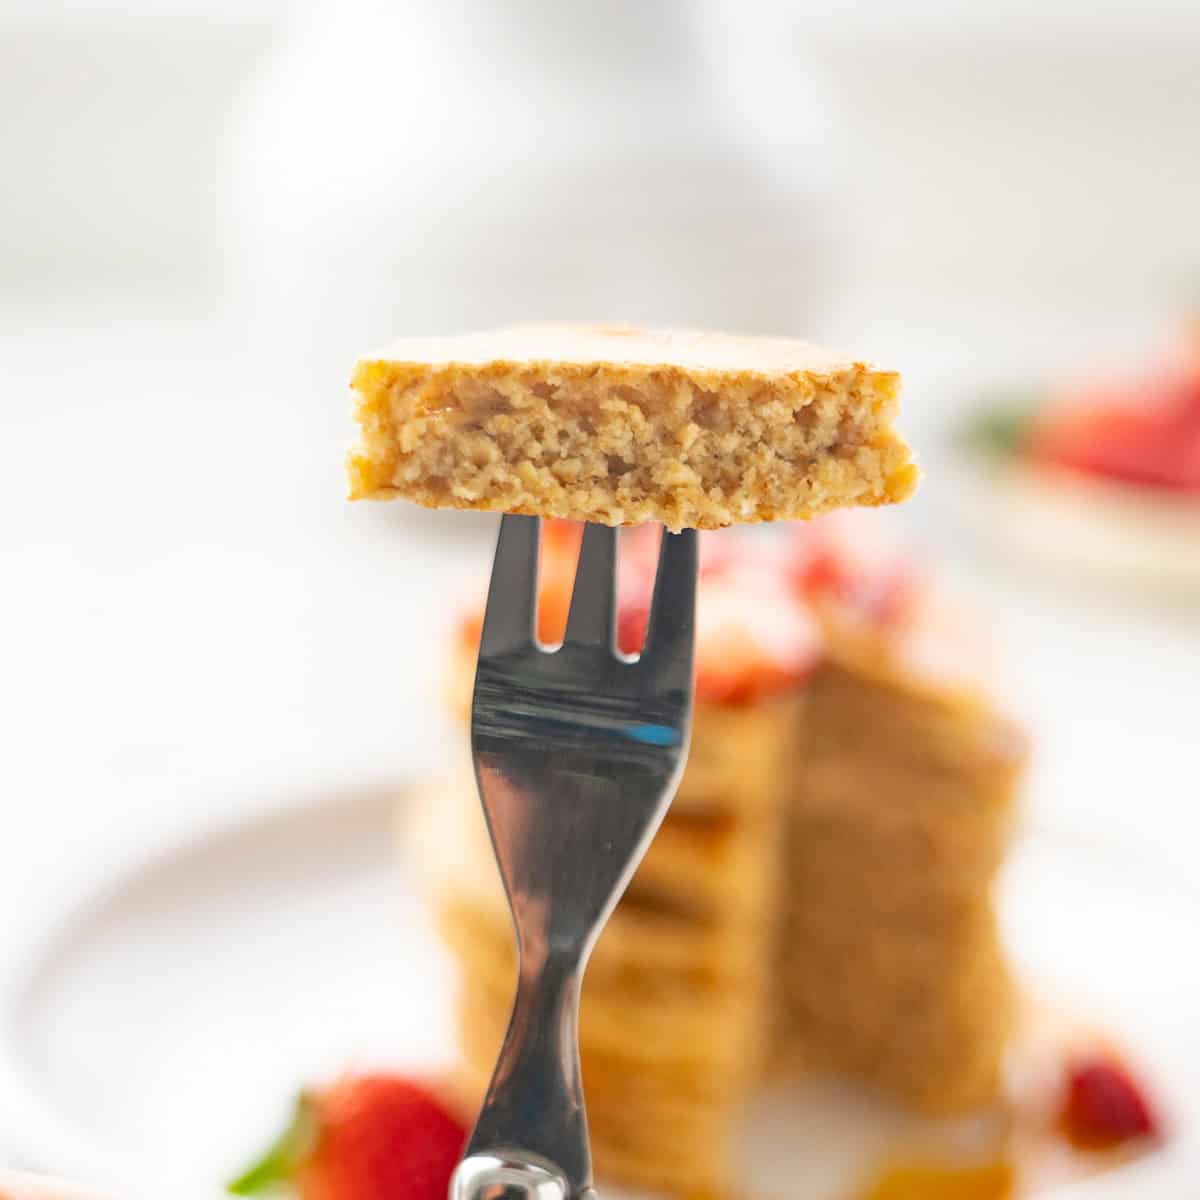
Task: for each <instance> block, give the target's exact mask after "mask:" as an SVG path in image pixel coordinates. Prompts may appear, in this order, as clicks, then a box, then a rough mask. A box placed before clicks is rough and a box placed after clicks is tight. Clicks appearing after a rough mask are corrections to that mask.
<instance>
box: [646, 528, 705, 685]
mask: <svg viewBox="0 0 1200 1200" xmlns="http://www.w3.org/2000/svg"><path fill="white" fill-rule="evenodd" d="M696 569H697V551H696V531H695V530H694V529H684V530H682V531H681V532H679V533H668V532H667V531H666V530H664V531H663V535H662V545H661V546H660V547H659V551H658V573H657V574H656V575H655V577H654V600H653V602H652V603H651V605H650V627H649V629H648V630H647V631H646V644H645V646H644V647H643V649H642V662H643V663H646V664H648V665H650V666H651V667H653V668H654V669H655V670H656V671H657V672H659V673H660V677H661V678H662V680H663V682H664V683H665V684H666V685H667V686H670V687H680V688H684V689H687V688H689V687H690V686H691V682H692V651H693V645H694V643H695V633H696Z"/></svg>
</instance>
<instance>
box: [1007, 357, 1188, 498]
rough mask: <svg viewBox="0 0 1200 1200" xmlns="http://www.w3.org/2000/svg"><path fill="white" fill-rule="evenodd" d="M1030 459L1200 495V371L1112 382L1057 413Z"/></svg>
mask: <svg viewBox="0 0 1200 1200" xmlns="http://www.w3.org/2000/svg"><path fill="white" fill-rule="evenodd" d="M1028 453H1029V454H1030V455H1031V456H1032V457H1033V458H1034V459H1035V460H1039V461H1042V462H1048V463H1053V464H1056V465H1058V466H1060V467H1067V468H1070V469H1072V470H1076V471H1081V472H1084V473H1086V474H1091V475H1099V476H1104V477H1107V478H1109V479H1114V480H1119V481H1122V482H1125V483H1130V484H1137V485H1140V486H1142V487H1149V488H1160V489H1166V490H1171V491H1181V492H1200V372H1186V373H1185V372H1177V373H1174V374H1171V375H1162V376H1159V377H1155V378H1153V379H1150V380H1147V381H1132V382H1129V383H1122V384H1119V385H1117V384H1114V385H1111V386H1110V387H1109V388H1108V389H1107V390H1104V391H1098V392H1093V393H1091V394H1087V395H1085V396H1084V397H1082V398H1081V399H1079V400H1076V401H1075V402H1073V403H1070V404H1067V405H1063V406H1059V407H1055V408H1051V409H1049V410H1048V411H1047V412H1046V413H1044V414H1043V415H1042V416H1041V417H1039V418H1038V419H1037V420H1036V421H1035V422H1034V425H1033V430H1032V433H1031V436H1030V439H1029V445H1028Z"/></svg>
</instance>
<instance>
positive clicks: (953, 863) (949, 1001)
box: [420, 518, 1024, 1200]
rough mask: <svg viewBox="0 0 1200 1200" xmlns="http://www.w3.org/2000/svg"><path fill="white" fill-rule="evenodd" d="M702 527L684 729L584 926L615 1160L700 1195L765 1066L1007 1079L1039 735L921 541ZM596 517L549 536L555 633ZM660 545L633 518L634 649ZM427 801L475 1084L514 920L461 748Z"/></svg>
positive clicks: (833, 523) (493, 1033)
mask: <svg viewBox="0 0 1200 1200" xmlns="http://www.w3.org/2000/svg"><path fill="white" fill-rule="evenodd" d="M705 536H706V537H707V538H708V539H709V541H708V544H707V545H705V546H704V547H703V549H702V569H701V585H700V601H699V610H698V626H699V631H698V643H697V702H696V709H695V717H694V723H693V735H692V749H691V756H690V759H689V762H688V765H687V768H686V770H685V772H684V776H683V780H682V782H681V785H680V788H679V792H678V794H677V797H676V799H675V801H674V804H673V806H672V808H671V810H670V812H669V813H668V816H667V818H666V820H665V822H664V824H663V826H662V828H661V830H660V832H659V834H658V835H657V837H656V839H655V841H654V842H653V844H652V845H651V847H650V850H649V851H648V853H647V856H646V858H645V860H644V862H643V863H642V865H641V867H640V868H639V870H638V872H637V874H636V876H635V878H634V880H633V882H632V883H631V885H630V887H629V889H628V891H627V893H626V895H625V897H624V898H623V899H622V901H621V903H620V904H619V905H618V908H617V910H616V912H615V913H614V915H613V917H612V919H611V921H610V922H609V924H608V926H607V928H606V929H605V931H604V932H603V934H602V935H601V938H600V940H599V942H598V944H597V946H596V949H595V951H594V953H593V956H592V959H591V962H590V965H589V967H588V972H587V977H586V980H585V984H584V992H583V1000H582V1015H581V1032H580V1038H581V1054H582V1060H583V1075H584V1086H585V1092H586V1099H587V1106H588V1119H589V1124H590V1129H591V1134H592V1140H593V1151H594V1155H595V1163H596V1169H597V1173H598V1175H599V1177H600V1178H601V1180H603V1181H614V1182H621V1183H626V1184H630V1185H634V1186H638V1187H642V1188H646V1189H648V1190H654V1191H658V1192H660V1193H665V1194H667V1195H670V1196H676V1197H680V1198H682V1200H718V1198H720V1197H728V1196H730V1195H731V1194H732V1180H733V1178H734V1176H735V1169H734V1164H735V1161H736V1148H737V1143H738V1137H739V1132H740V1125H741V1121H742V1116H743V1113H744V1109H745V1105H746V1102H747V1099H748V1097H749V1095H750V1094H751V1092H752V1091H753V1089H754V1088H755V1087H756V1086H757V1085H758V1084H759V1083H760V1082H761V1081H762V1080H763V1079H764V1078H777V1077H780V1076H784V1077H788V1078H795V1077H802V1076H805V1075H810V1074H816V1073H820V1074H827V1073H833V1074H837V1075H841V1076H847V1077H850V1078H852V1079H854V1080H858V1081H862V1082H863V1083H864V1084H866V1085H868V1086H870V1087H872V1088H877V1089H880V1090H882V1091H883V1092H885V1093H887V1094H889V1095H891V1096H893V1097H895V1098H896V1099H898V1100H899V1101H901V1102H903V1103H904V1104H907V1105H911V1106H913V1107H914V1108H916V1109H919V1110H922V1111H929V1112H939V1113H941V1112H962V1111H968V1110H970V1109H972V1108H974V1107H980V1106H985V1105H987V1104H988V1103H990V1102H991V1101H993V1100H994V1099H995V1098H996V1096H997V1092H998V1088H999V1084H1000V1067H1001V1062H1002V1056H1003V1053H1004V1049H1005V1045H1006V1042H1007V1040H1008V1038H1009V1035H1010V1032H1011V1030H1012V1025H1013V1008H1014V1006H1013V990H1012V986H1011V983H1010V980H1009V977H1008V972H1007V969H1006V966H1005V962H1004V959H1003V955H1002V952H1001V948H1000V944H999V941H998V937H997V931H996V923H995V917H994V914H993V911H992V904H991V884H992V880H993V877H994V875H995V872H996V870H997V867H998V866H999V864H1000V861H1001V858H1002V854H1003V849H1004V844H1005V839H1006V835H1007V831H1008V828H1009V825H1010V822H1011V815H1012V808H1013V801H1014V794H1015V790H1016V786H1017V783H1018V780H1019V775H1020V767H1021V763H1022V759H1023V755H1024V750H1023V744H1022V742H1023V740H1022V738H1021V736H1020V734H1019V733H1018V731H1017V730H1016V729H1015V727H1014V726H1013V725H1012V724H1011V723H1010V722H1008V721H1007V720H1006V719H1005V718H1004V717H1002V716H1001V715H1000V714H999V713H998V712H997V710H996V708H995V706H994V705H993V704H992V702H991V701H990V700H989V698H988V697H987V695H986V692H985V691H984V690H983V689H982V688H981V687H980V685H979V682H978V672H977V670H976V668H975V666H974V663H973V662H968V661H967V660H968V659H969V658H970V657H971V656H970V655H968V654H966V653H964V652H963V648H962V647H963V645H973V642H972V641H971V639H967V640H966V641H962V639H958V640H956V637H955V636H954V634H953V630H952V625H951V622H950V621H948V620H947V619H946V618H945V616H944V612H943V609H942V606H941V605H940V604H939V603H935V602H934V601H933V596H932V592H931V591H930V590H929V588H928V585H927V584H926V583H925V582H924V581H922V580H918V579H917V578H916V576H915V573H914V572H912V571H911V569H910V568H909V567H908V565H907V564H905V563H902V562H900V560H898V559H897V558H896V557H895V556H894V555H891V554H890V553H884V552H881V553H880V555H879V556H877V557H871V556H867V557H866V558H865V559H864V555H863V553H862V550H861V545H862V539H861V537H859V536H858V534H857V531H856V530H855V529H854V527H852V526H847V525H846V523H845V522H843V521H841V520H839V519H838V518H823V519H822V520H821V521H819V522H813V523H811V524H810V525H807V526H802V527H800V529H799V531H798V532H797V533H795V534H793V535H792V536H791V537H790V538H788V539H783V540H774V541H771V540H767V541H765V542H764V541H759V540H758V539H754V538H748V537H747V536H746V535H745V534H738V533H736V532H732V531H731V532H723V533H720V534H711V535H705ZM577 540H578V533H577V530H575V529H574V528H573V527H570V526H552V527H551V528H550V529H549V530H548V532H547V536H546V538H545V539H544V545H543V569H542V588H541V608H540V613H539V633H540V635H541V637H542V638H543V640H545V641H547V642H552V641H554V640H555V639H556V636H557V632H558V631H560V630H561V628H562V621H563V618H564V616H565V610H566V602H567V599H568V598H569V592H570V580H571V578H572V570H573V561H574V553H575V547H576V545H577ZM852 548H853V549H852ZM653 557H654V547H653V542H652V540H651V539H650V538H649V535H648V534H647V533H645V532H644V531H636V532H635V533H633V534H632V535H631V534H626V535H624V537H623V545H622V558H621V575H620V626H619V635H618V640H619V642H620V643H621V645H622V647H623V648H625V649H636V647H637V645H638V644H640V637H641V632H642V630H643V629H644V624H645V614H646V610H647V607H648V592H649V586H650V580H651V578H652V565H653ZM477 631H478V611H477V610H476V611H475V612H474V613H473V615H472V616H471V618H469V619H468V620H467V621H466V623H465V624H464V629H463V636H462V639H461V641H460V644H459V645H458V646H457V647H456V648H455V664H456V666H455V682H454V694H455V703H456V707H457V708H458V709H459V711H460V712H461V713H462V714H463V717H464V719H465V716H466V712H467V705H468V701H469V694H470V683H471V676H472V672H473V666H474V646H473V641H474V638H475V637H476V636H477ZM960 642H961V643H962V644H959V643H960ZM465 757H466V756H465V755H464V760H465ZM420 811H421V814H422V819H423V820H424V821H425V822H426V833H427V835H428V841H427V844H426V845H427V848H426V852H425V853H424V854H423V855H422V856H421V857H422V859H423V861H424V864H425V867H426V869H427V871H428V895H429V900H430V904H431V907H432V911H433V913H434V916H435V919H436V922H437V925H438V928H439V929H440V931H441V933H442V935H443V937H444V939H445V941H446V944H447V946H448V948H449V950H450V952H451V955H452V957H453V959H454V961H455V964H456V967H457V976H458V984H459V986H458V994H457V1001H456V1005H457V1020H458V1028H459V1031H460V1039H461V1048H462V1059H463V1073H464V1077H465V1080H466V1082H467V1086H468V1089H469V1090H470V1091H472V1092H473V1093H474V1094H475V1095H479V1094H481V1093H482V1090H483V1088H484V1086H485V1085H486V1082H487V1079H488V1077H489V1075H490V1072H491V1069H492V1067H493V1065H494V1063H495V1059H496V1054H497V1052H498V1050H499V1047H500V1043H501V1040H502V1038H503V1034H504V1029H505V1026H506V1023H507V1018H508V1012H509V1008H510V1005H511V1001H512V995H513V990H514V983H515V956H514V951H513V944H512V929H511V923H510V919H509V915H508V910H507V906H506V902H505V899H504V895H503V891H502V889H501V887H500V883H499V879H498V876H497V874H496V870H495V866H494V862H493V861H492V857H491V849H490V846H489V844H488V841H487V835H486V830H485V828H484V824H483V819H482V815H481V813H480V811H479V804H478V799H477V797H476V792H475V787H474V781H473V779H472V777H471V775H470V772H469V769H467V768H464V771H463V773H462V774H461V775H459V776H458V777H456V778H453V779H449V780H443V781H440V782H439V783H437V784H436V785H432V786H431V787H430V788H429V789H428V791H427V794H426V796H425V797H424V802H423V803H422V804H421V805H420Z"/></svg>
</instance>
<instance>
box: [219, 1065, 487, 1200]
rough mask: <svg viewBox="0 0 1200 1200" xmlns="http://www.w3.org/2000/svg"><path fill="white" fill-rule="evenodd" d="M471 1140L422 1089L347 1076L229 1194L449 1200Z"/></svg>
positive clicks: (305, 1102) (303, 1102) (299, 1110)
mask: <svg viewBox="0 0 1200 1200" xmlns="http://www.w3.org/2000/svg"><path fill="white" fill-rule="evenodd" d="M466 1138H467V1133H466V1130H465V1129H464V1128H463V1126H462V1125H461V1124H460V1123H459V1121H458V1120H457V1119H456V1118H455V1117H454V1116H452V1115H451V1114H450V1113H449V1112H447V1111H446V1109H445V1108H444V1107H443V1106H442V1104H441V1103H440V1102H439V1101H437V1100H436V1099H435V1098H434V1097H433V1096H432V1095H431V1094H430V1093H429V1092H428V1091H427V1090H426V1089H425V1088H423V1087H421V1086H420V1085H419V1084H416V1083H413V1082H412V1081H410V1080H407V1079H402V1078H398V1077H396V1076H392V1075H358V1076H347V1077H346V1078H344V1079H342V1080H341V1081H340V1082H338V1083H336V1084H334V1085H333V1086H332V1087H330V1088H328V1089H326V1090H325V1091H322V1092H304V1093H303V1094H302V1095H301V1096H300V1099H299V1101H298V1102H297V1104H296V1110H295V1113H294V1115H293V1117H292V1120H291V1123H290V1124H289V1126H288V1128H287V1129H286V1130H285V1131H284V1133H283V1136H282V1137H280V1138H279V1140H278V1141H277V1142H276V1143H275V1144H274V1145H273V1146H272V1147H271V1148H270V1149H269V1150H268V1151H267V1153H266V1154H265V1155H264V1156H263V1157H262V1158H261V1159H260V1160H259V1161H258V1162H257V1163H256V1164H255V1165H254V1166H252V1167H251V1168H250V1169H249V1170H248V1171H246V1172H244V1173H243V1174H242V1175H240V1176H239V1177H238V1178H237V1179H235V1180H234V1181H233V1183H231V1184H230V1185H229V1190H230V1192H232V1193H233V1194H234V1195H235V1196H253V1195H257V1194H259V1193H260V1192H263V1191H265V1190H267V1189H271V1188H275V1187H278V1186H280V1185H291V1186H292V1187H293V1188H294V1189H295V1191H296V1193H297V1194H298V1195H299V1196H300V1198H301V1200H445V1197H446V1192H447V1190H448V1189H449V1186H450V1176H451V1174H452V1173H453V1171H454V1167H455V1165H456V1164H457V1162H458V1160H459V1158H460V1156H461V1154H462V1149H463V1145H464V1144H465V1142H466Z"/></svg>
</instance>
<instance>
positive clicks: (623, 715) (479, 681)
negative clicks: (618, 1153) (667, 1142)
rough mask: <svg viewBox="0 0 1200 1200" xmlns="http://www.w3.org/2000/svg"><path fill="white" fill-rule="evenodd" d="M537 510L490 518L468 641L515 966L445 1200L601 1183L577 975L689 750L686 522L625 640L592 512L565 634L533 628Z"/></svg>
mask: <svg viewBox="0 0 1200 1200" xmlns="http://www.w3.org/2000/svg"><path fill="white" fill-rule="evenodd" d="M539 526H540V523H539V520H538V518H537V517H525V516H505V517H503V518H502V519H501V523H500V536H499V539H498V541H497V544H496V558H495V561H494V563H493V566H492V580H491V585H490V587H489V590H488V601H487V610H486V612H485V614H484V620H483V632H482V635H481V638H480V643H479V665H478V669H477V671H476V676H475V694H474V699H473V701H472V706H471V750H472V755H473V757H474V763H475V777H476V780H477V782H478V785H479V795H480V799H481V800H482V802H483V811H484V815H485V817H486V819H487V826H488V831H489V833H490V834H491V838H492V846H493V848H494V850H495V852H496V861H497V863H498V865H499V868H500V874H501V877H502V878H503V880H504V888H505V891H506V893H507V895H508V902H509V907H510V908H511V910H512V917H513V926H514V930H515V933H516V941H517V964H518V972H517V990H516V999H515V1001H514V1004H513V1009H512V1016H511V1018H510V1020H509V1026H508V1033H507V1035H506V1037H505V1039H504V1045H503V1047H502V1049H501V1051H500V1057H499V1060H498V1061H497V1063H496V1069H495V1073H494V1074H493V1076H492V1081H491V1084H490V1085H489V1087H488V1090H487V1095H486V1097H485V1098H484V1102H483V1108H482V1110H481V1112H480V1114H479V1118H478V1121H477V1122H476V1125H475V1129H474V1132H473V1133H472V1134H471V1137H470V1140H469V1141H468V1143H467V1148H466V1152H465V1157H464V1158H463V1161H462V1162H461V1163H460V1164H459V1166H458V1168H457V1169H456V1171H455V1174H454V1178H453V1180H452V1182H451V1185H450V1198H451V1200H594V1197H595V1193H594V1192H593V1191H592V1167H591V1154H590V1151H589V1148H588V1136H587V1121H586V1117H585V1114H584V1104H583V1089H582V1084H581V1080H580V1068H579V1034H578V1030H579V992H580V984H581V982H582V979H583V972H584V969H585V967H586V965H587V960H588V956H589V954H590V953H591V949H592V946H593V945H594V944H595V942H596V938H597V936H598V935H599V933H600V930H601V929H602V928H603V926H604V923H605V921H606V920H607V919H608V916H609V914H610V913H611V912H612V910H613V908H614V907H615V906H616V903H617V901H618V900H619V899H620V896H621V893H622V892H623V891H624V890H625V887H626V885H627V884H628V882H629V880H630V878H631V876H632V875H633V872H634V870H635V868H636V867H637V865H638V863H639V862H640V861H641V858H642V855H643V854H644V853H645V850H646V847H647V846H648V845H649V843H650V839H651V838H652V837H653V836H654V832H655V830H656V829H657V828H658V826H659V823H660V822H661V821H662V818H663V816H664V815H665V813H666V811H667V807H668V805H669V804H670V802H671V797H672V796H673V795H674V794H675V788H676V786H677V785H678V783H679V776H680V775H681V774H682V772H683V764H684V760H685V758H686V757H687V746H688V734H689V728H690V724H691V698H692V649H693V642H694V640H695V632H694V631H695V595H696V534H695V531H694V530H684V531H683V532H682V533H678V534H671V533H666V532H664V533H663V539H662V546H661V549H660V551H659V560H658V573H657V576H656V579H655V584H654V599H653V602H652V604H651V610H650V624H649V629H648V631H647V634H646V639H645V645H644V646H643V648H642V652H641V654H640V655H639V656H636V657H634V656H629V655H622V654H620V653H618V652H617V650H616V648H615V625H616V621H615V613H616V602H615V586H614V576H615V565H616V564H615V559H616V530H615V529H610V528H608V527H606V526H601V525H588V526H586V527H585V528H584V533H583V544H582V547H581V549H580V553H579V565H578V568H577V570H576V574H575V586H574V590H573V592H572V595H571V606H570V611H569V613H568V616H567V627H566V635H565V637H564V639H563V643H562V646H561V647H559V648H557V649H552V648H546V647H543V646H541V645H540V644H539V643H538V641H537V637H536V634H535V627H536V609H537V559H538V540H539V533H540V528H539Z"/></svg>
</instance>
